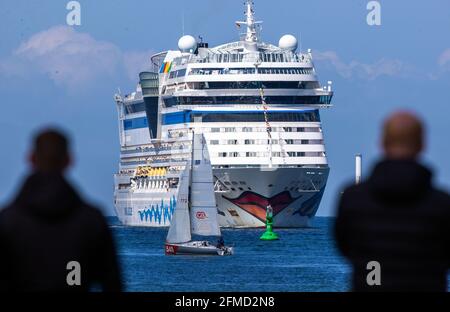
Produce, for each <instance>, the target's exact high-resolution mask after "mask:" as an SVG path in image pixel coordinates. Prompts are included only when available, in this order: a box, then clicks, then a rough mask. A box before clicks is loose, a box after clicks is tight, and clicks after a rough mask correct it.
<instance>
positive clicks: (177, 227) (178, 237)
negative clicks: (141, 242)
mask: <svg viewBox="0 0 450 312" xmlns="http://www.w3.org/2000/svg"><path fill="white" fill-rule="evenodd" d="M189 180H190V165H189V164H188V165H186V169H185V170H184V171H183V174H182V175H181V178H180V185H179V188H180V189H179V190H178V196H177V202H176V207H175V211H174V213H173V216H172V220H171V221H170V223H171V224H170V228H169V233H168V234H167V238H166V242H167V243H171V244H180V243H186V242H189V241H190V240H191V229H190V218H189Z"/></svg>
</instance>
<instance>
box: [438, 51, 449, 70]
mask: <svg viewBox="0 0 450 312" xmlns="http://www.w3.org/2000/svg"><path fill="white" fill-rule="evenodd" d="M438 64H439V66H440V67H441V68H444V69H450V49H447V50H445V51H444V52H442V54H441V55H440V56H439V58H438Z"/></svg>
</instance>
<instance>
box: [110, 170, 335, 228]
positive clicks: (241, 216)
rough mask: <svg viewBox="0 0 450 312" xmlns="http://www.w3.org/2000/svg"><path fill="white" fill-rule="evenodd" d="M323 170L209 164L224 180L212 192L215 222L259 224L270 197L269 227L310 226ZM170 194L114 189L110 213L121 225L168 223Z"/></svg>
mask: <svg viewBox="0 0 450 312" xmlns="http://www.w3.org/2000/svg"><path fill="white" fill-rule="evenodd" d="M328 171H329V169H328V168H271V169H269V168H263V169H259V168H227V169H213V174H214V177H215V178H216V179H217V178H218V179H220V181H224V182H227V183H229V184H230V185H229V186H228V185H227V187H229V190H228V191H226V192H216V202H217V205H218V210H219V224H220V226H222V227H242V228H254V227H262V226H264V218H265V207H266V206H267V204H269V203H270V205H271V206H272V207H273V208H274V226H275V227H286V228H298V227H307V226H310V225H311V219H312V218H313V217H314V215H315V214H316V211H317V209H318V207H319V204H320V201H321V198H322V195H323V192H324V190H325V185H326V181H327V178H328ZM233 182H234V183H233ZM175 198H176V190H172V191H169V192H159V193H155V192H148V193H146V192H145V191H140V192H138V193H136V192H133V191H118V192H116V198H115V201H116V213H117V216H118V218H119V220H120V221H121V222H122V223H123V224H124V225H128V226H142V227H168V226H170V220H171V218H172V215H173V212H174V210H175V209H176V200H175Z"/></svg>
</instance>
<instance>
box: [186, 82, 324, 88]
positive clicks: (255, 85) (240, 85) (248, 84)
mask: <svg viewBox="0 0 450 312" xmlns="http://www.w3.org/2000/svg"><path fill="white" fill-rule="evenodd" d="M187 86H188V88H189V89H200V90H206V89H213V90H216V89H227V90H228V89H317V88H320V85H319V83H318V82H317V81H230V82H227V81H204V82H189V83H187Z"/></svg>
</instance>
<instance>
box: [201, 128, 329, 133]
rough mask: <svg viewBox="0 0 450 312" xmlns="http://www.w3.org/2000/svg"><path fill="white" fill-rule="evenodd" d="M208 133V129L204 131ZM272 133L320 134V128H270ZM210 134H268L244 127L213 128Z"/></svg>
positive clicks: (259, 129) (260, 130)
mask: <svg viewBox="0 0 450 312" xmlns="http://www.w3.org/2000/svg"><path fill="white" fill-rule="evenodd" d="M204 130H206V131H207V129H204ZM270 130H271V132H320V131H321V128H320V127H270ZM210 132H212V133H219V132H225V133H230V132H267V128H261V127H255V128H251V127H243V128H235V127H227V128H211V129H210Z"/></svg>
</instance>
